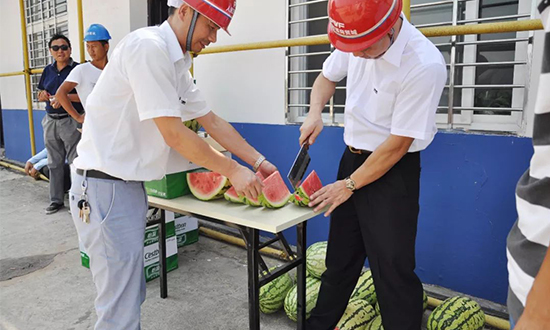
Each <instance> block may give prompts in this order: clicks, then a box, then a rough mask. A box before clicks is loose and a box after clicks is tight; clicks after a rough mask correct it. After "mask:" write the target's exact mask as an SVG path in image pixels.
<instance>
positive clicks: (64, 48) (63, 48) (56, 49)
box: [52, 45, 69, 52]
mask: <svg viewBox="0 0 550 330" xmlns="http://www.w3.org/2000/svg"><path fill="white" fill-rule="evenodd" d="M60 49H61V50H68V49H69V46H67V45H61V46H57V45H55V46H52V50H53V51H54V52H57V51H58V50H60Z"/></svg>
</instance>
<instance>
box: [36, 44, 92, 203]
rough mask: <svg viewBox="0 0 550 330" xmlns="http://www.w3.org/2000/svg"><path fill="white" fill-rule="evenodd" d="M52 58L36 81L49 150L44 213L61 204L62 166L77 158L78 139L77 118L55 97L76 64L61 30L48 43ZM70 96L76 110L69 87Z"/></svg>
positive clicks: (77, 104)
mask: <svg viewBox="0 0 550 330" xmlns="http://www.w3.org/2000/svg"><path fill="white" fill-rule="evenodd" d="M48 46H49V48H50V53H51V54H52V57H53V58H54V62H53V63H52V64H50V65H48V66H46V67H45V68H44V72H43V73H42V77H40V83H39V84H38V89H39V93H38V100H39V101H43V102H46V113H47V114H46V116H44V119H43V120H42V127H43V129H44V144H45V145H46V149H47V150H48V168H49V170H50V202H51V204H50V206H48V207H47V208H46V214H52V213H55V212H57V211H58V210H59V209H61V208H63V207H64V203H63V196H64V189H63V186H64V180H65V179H64V174H63V173H64V166H65V159H66V160H67V161H68V163H69V164H71V163H72V162H73V160H74V159H75V158H76V145H77V144H78V141H80V132H79V131H78V130H77V122H76V121H75V120H74V119H72V118H71V117H70V116H69V114H68V113H67V112H66V111H65V109H63V107H62V106H61V104H60V103H59V102H58V101H57V100H56V99H55V93H56V92H57V89H58V88H59V86H61V84H62V83H63V81H65V78H67V76H68V75H69V72H71V70H72V69H73V68H74V67H76V66H77V65H78V63H76V62H75V61H73V59H72V58H71V42H70V41H69V39H68V38H67V37H65V36H64V35H61V34H56V35H54V36H53V37H52V38H51V39H50V42H49V44H48ZM69 99H70V100H71V101H72V102H73V106H74V107H75V109H77V111H78V112H80V113H82V112H83V109H82V105H81V104H80V100H79V98H78V96H77V94H76V91H72V92H71V94H69Z"/></svg>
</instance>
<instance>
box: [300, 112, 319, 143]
mask: <svg viewBox="0 0 550 330" xmlns="http://www.w3.org/2000/svg"><path fill="white" fill-rule="evenodd" d="M322 130H323V119H322V118H321V116H320V115H317V114H313V113H310V114H309V115H308V116H307V118H306V120H305V121H304V123H303V124H302V126H300V139H299V141H300V145H302V144H304V142H306V141H307V142H308V143H309V145H312V144H313V143H314V142H315V140H316V139H317V136H318V135H319V134H320V133H321V131H322Z"/></svg>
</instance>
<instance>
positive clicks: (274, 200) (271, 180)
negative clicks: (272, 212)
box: [258, 171, 292, 209]
mask: <svg viewBox="0 0 550 330" xmlns="http://www.w3.org/2000/svg"><path fill="white" fill-rule="evenodd" d="M263 183H264V188H263V189H262V194H261V195H260V196H258V200H259V201H260V203H261V204H262V206H264V207H267V208H270V209H277V208H280V207H283V206H285V205H286V204H287V203H288V200H289V199H290V196H292V194H291V193H290V191H289V190H288V188H287V186H286V184H285V182H284V181H283V178H282V177H281V173H279V171H277V172H274V173H273V174H271V175H270V176H269V177H267V179H265V180H264V182H263Z"/></svg>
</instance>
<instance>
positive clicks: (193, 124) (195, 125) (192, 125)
mask: <svg viewBox="0 0 550 330" xmlns="http://www.w3.org/2000/svg"><path fill="white" fill-rule="evenodd" d="M183 124H184V125H185V127H187V128H189V129H190V130H192V131H193V132H195V133H197V132H198V131H199V130H200V129H201V127H202V126H201V124H199V122H198V121H197V120H196V119H191V120H186V121H184V122H183Z"/></svg>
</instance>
